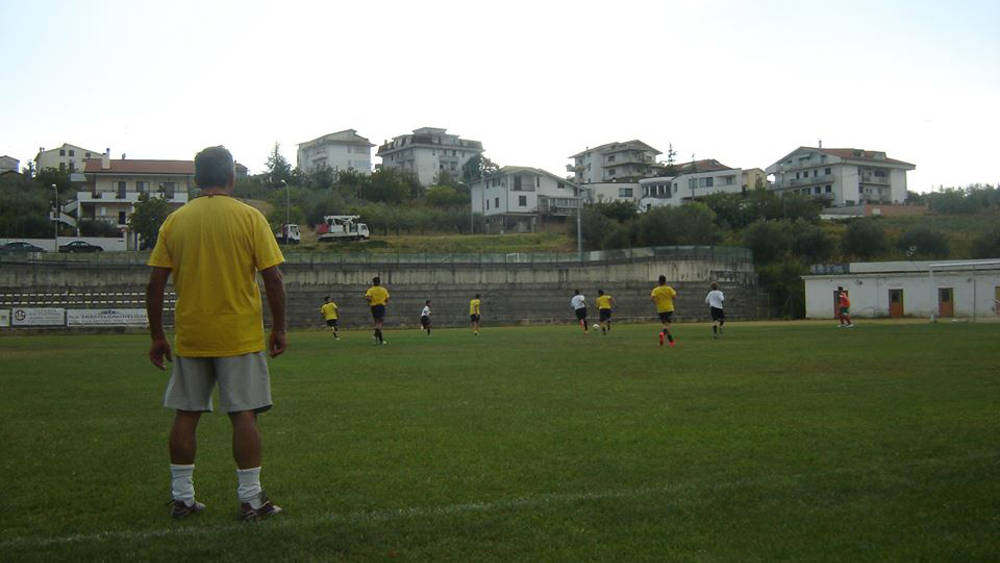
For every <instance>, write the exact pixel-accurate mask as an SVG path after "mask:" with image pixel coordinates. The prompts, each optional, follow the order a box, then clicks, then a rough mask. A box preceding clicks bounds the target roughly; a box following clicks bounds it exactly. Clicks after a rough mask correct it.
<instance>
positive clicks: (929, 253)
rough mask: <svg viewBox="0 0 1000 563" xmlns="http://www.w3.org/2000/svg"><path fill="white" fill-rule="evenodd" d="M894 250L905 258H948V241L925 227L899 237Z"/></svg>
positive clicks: (921, 226) (919, 227) (914, 229)
mask: <svg viewBox="0 0 1000 563" xmlns="http://www.w3.org/2000/svg"><path fill="white" fill-rule="evenodd" d="M896 248H898V249H899V250H900V251H902V252H903V253H904V254H906V255H907V256H926V257H931V258H945V257H947V256H948V250H949V249H948V239H947V238H945V236H944V235H943V234H941V233H939V232H938V231H935V230H932V229H931V228H930V227H928V226H926V225H919V226H917V227H914V228H912V229H910V230H908V231H906V232H905V233H903V236H901V237H899V240H898V241H897V242H896Z"/></svg>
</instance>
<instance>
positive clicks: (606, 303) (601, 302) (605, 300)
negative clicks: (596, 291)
mask: <svg viewBox="0 0 1000 563" xmlns="http://www.w3.org/2000/svg"><path fill="white" fill-rule="evenodd" d="M596 301H597V308H598V310H600V309H610V308H611V296H610V295H601V296H599V297H598V298H597V299H596Z"/></svg>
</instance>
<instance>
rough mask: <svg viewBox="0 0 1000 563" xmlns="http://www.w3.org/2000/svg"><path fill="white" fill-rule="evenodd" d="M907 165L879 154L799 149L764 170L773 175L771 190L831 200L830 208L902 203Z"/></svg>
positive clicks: (861, 151) (880, 152) (819, 148)
mask: <svg viewBox="0 0 1000 563" xmlns="http://www.w3.org/2000/svg"><path fill="white" fill-rule="evenodd" d="M914 169H916V166H915V165H913V164H910V163H909V162H903V161H901V160H896V159H893V158H889V157H888V156H886V154H885V152H882V151H870V150H864V149H825V148H822V147H799V148H797V149H795V150H794V151H792V152H790V153H789V154H787V155H785V156H784V157H782V158H781V159H780V160H778V161H777V162H775V163H774V164H772V165H771V166H768V167H767V173H768V174H773V175H774V183H773V184H772V185H771V187H770V189H772V190H774V191H776V192H778V193H800V194H803V195H811V196H814V197H823V198H826V199H828V200H830V202H831V205H833V206H835V207H839V206H851V205H858V204H864V203H903V202H904V201H905V200H906V172H907V171H909V170H914Z"/></svg>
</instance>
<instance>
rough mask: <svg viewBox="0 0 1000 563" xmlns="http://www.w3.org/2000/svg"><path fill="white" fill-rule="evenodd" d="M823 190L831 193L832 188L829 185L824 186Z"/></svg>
mask: <svg viewBox="0 0 1000 563" xmlns="http://www.w3.org/2000/svg"><path fill="white" fill-rule="evenodd" d="M825 190H826V193H832V192H833V188H832V187H831V186H830V184H827V185H826V188H825Z"/></svg>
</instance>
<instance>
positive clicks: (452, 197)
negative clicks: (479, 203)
mask: <svg viewBox="0 0 1000 563" xmlns="http://www.w3.org/2000/svg"><path fill="white" fill-rule="evenodd" d="M425 197H426V199H427V205H432V206H434V207H452V206H456V205H465V204H468V203H469V194H468V193H459V191H458V190H457V189H456V188H454V187H452V186H431V187H429V188H427V194H426V196H425Z"/></svg>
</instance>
